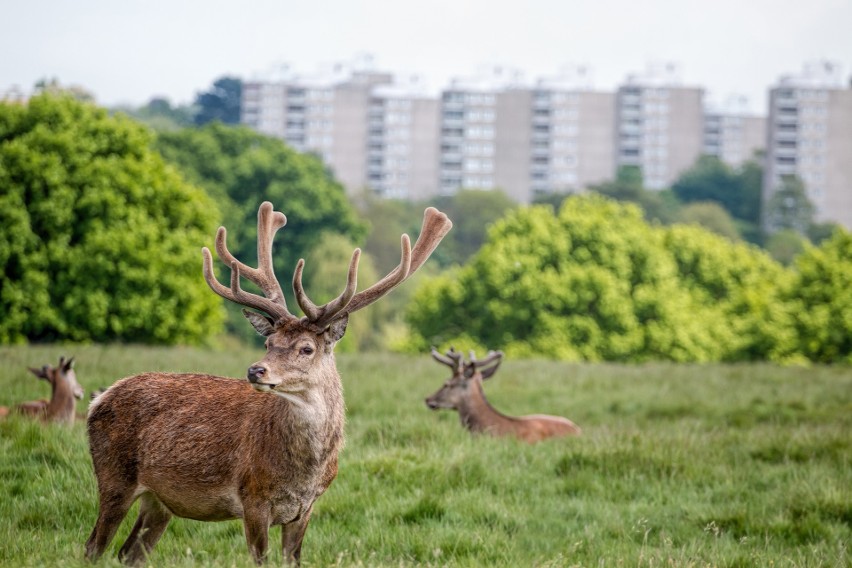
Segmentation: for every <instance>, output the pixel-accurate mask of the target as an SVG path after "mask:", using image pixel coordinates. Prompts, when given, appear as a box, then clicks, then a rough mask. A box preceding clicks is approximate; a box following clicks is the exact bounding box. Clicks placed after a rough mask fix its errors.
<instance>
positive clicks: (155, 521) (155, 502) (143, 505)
mask: <svg viewBox="0 0 852 568" xmlns="http://www.w3.org/2000/svg"><path fill="white" fill-rule="evenodd" d="M171 518H172V513H171V512H170V511H169V510H168V509H167V508H166V506H165V505H163V503H162V502H161V501H160V500H159V499H157V497H156V496H155V495H154V494H153V493H143V494H142V496H141V497H140V498H139V518H137V519H136V524H135V525H133V530H131V531H130V536H128V537H127V540H125V541H124V544H123V545H122V547H121V550H119V551H118V558H119V559H120V560H121V561H122V562H124V563H125V564H130V565H135V564H138V563H140V562H141V561H143V560H145V558H146V557H147V556H148V553H150V552H151V550H153V549H154V546H155V545H156V544H157V541H158V540H160V537H161V536H163V533H164V532H165V530H166V527H167V526H168V524H169V521H170V520H171Z"/></svg>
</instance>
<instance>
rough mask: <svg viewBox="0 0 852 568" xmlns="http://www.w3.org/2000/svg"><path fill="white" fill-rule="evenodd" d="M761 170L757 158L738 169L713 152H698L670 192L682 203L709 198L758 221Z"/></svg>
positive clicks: (741, 217) (742, 217) (735, 214)
mask: <svg viewBox="0 0 852 568" xmlns="http://www.w3.org/2000/svg"><path fill="white" fill-rule="evenodd" d="M761 177H762V171H761V168H760V166H759V165H758V164H757V163H756V162H752V161H749V162H746V163H745V164H744V165H743V166H742V167H740V168H739V169H736V170H735V169H734V168H732V167H731V166H729V165H727V164H725V163H724V162H722V161H721V160H720V159H719V158H717V157H715V156H701V157H700V158H699V159H698V161H697V162H696V163H695V165H694V166H693V167H692V168H690V169H689V170H687V171H686V172H684V173H683V175H681V176H680V178H679V179H678V180H677V181H676V182H675V183H674V184H673V185H672V192H673V193H674V194H675V196H676V197H677V198H678V199H679V200H680V201H682V202H683V203H694V202H700V201H712V202H714V203H718V204H719V205H721V206H722V207H723V208H724V209H725V210H726V211H728V213H730V214H731V216H732V217H734V218H735V219H739V220H741V221H747V222H750V223H757V222H759V221H760V191H761V184H760V180H761Z"/></svg>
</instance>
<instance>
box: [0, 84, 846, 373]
mask: <svg viewBox="0 0 852 568" xmlns="http://www.w3.org/2000/svg"><path fill="white" fill-rule="evenodd" d="M214 87H215V85H214ZM79 99H80V97H79V96H74V94H73V93H72V94H68V93H63V92H59V90H58V89H52V90H49V91H48V90H46V91H45V92H44V93H43V94H41V95H39V96H36V97H34V98H33V99H31V100H30V102H29V103H28V104H27V105H25V106H22V105H14V104H2V105H0V166H2V167H0V264H2V265H3V266H4V268H5V270H4V275H3V277H2V280H0V314H2V318H0V343H15V342H23V341H56V340H72V341H133V342H144V343H162V344H174V343H199V342H205V341H209V340H210V339H211V337H215V336H216V335H217V334H219V333H221V332H222V331H223V330H226V331H227V332H228V333H231V334H236V335H241V336H242V337H244V338H245V339H249V338H250V337H252V335H251V334H250V333H249V331H248V330H246V329H245V328H246V326H245V325H244V321H242V317H241V316H239V314H237V313H236V312H231V311H226V310H227V308H225V307H224V306H223V305H222V303H221V302H220V301H219V300H218V298H216V297H215V295H213V294H211V293H210V292H209V290H208V289H207V288H206V284H205V283H204V281H203V279H202V278H201V277H200V270H201V269H200V266H201V255H200V252H199V251H200V248H201V247H202V246H211V244H212V240H213V237H214V235H215V230H216V227H217V226H218V225H220V224H222V225H225V226H226V227H227V228H228V245H229V248H230V249H231V250H232V251H233V252H234V253H235V254H236V255H237V256H238V257H240V258H244V259H246V261H247V262H249V263H252V262H254V260H253V259H254V257H255V251H254V245H255V235H254V231H255V219H254V217H255V215H256V211H257V207H258V205H259V203H260V202H261V201H263V200H270V201H272V202H273V203H275V204H276V206H278V207H279V208H280V209H281V210H283V211H284V212H285V213H286V214H287V216H288V224H287V227H286V228H285V229H283V230H282V232H281V233H280V235H279V237H278V239H277V245H276V247H275V265H276V269H277V271H278V272H279V274H281V275H282V277H283V278H284V281H287V280H289V277H290V274H292V272H291V271H292V270H293V268H294V267H295V264H296V260H297V259H298V258H299V257H302V256H304V257H306V258H307V259H308V263H307V265H306V273H305V285H306V288H307V289H309V290H310V291H311V294H312V296H313V295H316V296H317V299H318V300H324V298H330V297H333V296H335V295H337V294H338V293H339V290H336V289H334V287H335V286H337V284H339V282H340V281H341V279H342V278H343V276H342V275H341V274H332V273H331V272H334V271H343V270H345V266H346V260H347V259H348V257H349V255H350V254H351V251H352V249H353V248H354V247H355V246H362V247H363V249H364V252H365V254H364V257H363V258H362V263H361V264H362V267H361V279H362V281H371V280H372V279H374V278H373V277H374V275H376V274H382V273H384V272H386V271H387V270H389V269H390V268H392V267H393V266H395V265H396V263H397V262H398V259H399V235H400V233H403V232H407V233H409V234H410V235H411V236H412V237H416V234H414V233H415V232H416V231H417V230H418V228H419V225H420V220H421V219H420V218H421V216H422V212H423V208H424V204H422V203H408V202H402V201H389V200H381V199H376V198H375V197H372V196H371V194H370V193H369V192H367V191H365V192H364V193H363V194H361V195H357V196H355V197H354V198H349V197H347V195H346V192H345V191H344V189H343V187H342V186H341V185H340V184H339V183H338V182H337V181H336V180H335V179H334V177H333V175H332V174H331V172H329V171H328V169H327V168H326V167H325V166H324V165H323V163H322V162H321V161H320V160H319V159H318V158H317V157H316V156H312V155H310V154H299V153H297V152H295V151H294V150H292V149H291V148H289V147H288V146H286V145H285V144H284V143H283V142H281V141H278V140H274V139H271V138H268V137H265V136H263V135H260V134H257V133H255V132H253V131H251V130H249V129H247V128H245V127H240V126H233V125H226V124H224V123H223V122H222V121H220V120H214V121H212V122H208V123H207V124H205V125H203V126H200V127H199V126H187V127H182V128H180V127H175V124H174V123H170V124H169V125H168V127H167V128H159V127H157V124H156V121H154V123H153V126H154V128H152V127H151V126H152V125H151V123H150V122H149V124H148V125H147V126H146V125H144V124H143V123H142V122H140V120H139V119H138V118H132V117H130V116H128V115H127V114H125V113H123V112H112V113H111V112H109V111H107V110H105V109H102V108H98V107H97V106H95V105H94V104H92V103H91V102H86V101H81V100H79ZM151 104H153V102H152V103H151ZM148 106H150V104H149V105H148ZM137 111H138V109H137ZM133 114H135V115H138V112H136V113H133ZM759 175H760V172H759V165H757V164H756V163H749V164H746V165H745V166H743V167H742V168H740V169H738V170H731V169H730V168H727V166H724V165H721V164H720V163H717V162H713V161H712V160H709V159H702V161H699V163H698V164H696V167H695V168H693V170H691V171H690V172H687V174H685V175H684V176H683V177H682V178H681V179H680V180H679V181H678V182H677V183H676V184H675V185H674V187H673V188H672V189H671V190H668V191H665V192H651V191H648V190H646V189H644V187H642V183H641V176H639V175H638V172H637V171H631V170H629V169H625V170H622V171H620V172H619V176H618V177H617V179H616V180H614V181H613V182H610V183H607V184H600V185H599V186H597V187H594V188H591V189H593V190H595V191H593V192H590V194H591V195H586V196H556V197H554V196H548V199H547V200H545V199H543V200H542V201H545V203H542V204H540V205H538V206H534V207H519V206H518V205H517V204H515V203H513V202H512V201H511V200H510V199H508V198H507V197H506V196H505V195H503V194H502V193H500V192H493V191H489V192H486V191H475V190H467V191H460V192H459V193H458V194H456V195H454V196H452V197H439V198H436V199H433V200H432V201H431V202H430V203H429V204H430V205H435V206H437V207H438V208H439V209H441V210H443V211H445V212H447V213H448V215H449V216H450V218H451V219H453V221H454V225H455V227H454V229H453V231H451V232H450V234H449V235H448V237H447V239H445V241H444V243H442V245H441V247H439V248H438V250H437V251H436V253H435V255H434V257H433V261H430V263H429V264H428V265H427V266H426V267H424V268H426V269H427V270H424V271H421V272H424V274H418V275H417V277H416V278H415V279H414V280H413V282H411V283H409V284H407V285H406V286H404V287H401V289H400V290H398V291H396V292H395V293H394V294H393V295H391V296H390V297H389V298H388V301H387V302H385V303H383V304H381V305H379V306H376V307H373V308H370V309H368V310H365V313H364V314H359V316H361V317H359V318H353V322H352V325H353V326H355V327H356V328H360V329H355V330H353V331H354V333H350V334H347V339H346V340H344V342H343V343H341V345H340V349H341V350H344V351H345V350H350V349H356V348H357V349H371V348H372V349H381V348H388V347H392V348H397V349H418V350H419V349H422V348H424V346H426V347H428V345H429V344H431V343H434V344H436V345H447V344H448V342H455V344H456V346H457V347H459V346H461V345H463V344H464V345H468V344H469V345H471V346H476V347H482V348H489V349H497V348H502V349H505V350H507V351H509V352H511V353H516V354H518V355H525V356H547V357H557V358H566V359H587V360H603V359H606V360H623V361H638V360H648V359H672V360H683V361H693V360H694V361H703V360H755V359H771V360H784V361H789V360H797V359H808V360H814V361H837V360H843V359H844V358H845V357H847V356H848V349H846V347H844V345H843V344H842V342H841V341H839V340H838V338H839V337H840V335H842V333H843V331H845V328H844V327H842V326H843V321H844V320H843V317H842V314H843V313H844V311H843V307H844V304H843V297H844V290H845V288H844V285H843V284H844V280H843V277H844V275H845V274H846V272H844V270H845V267H846V266H847V265H848V263H849V259H850V255H849V254H848V253H849V252H850V251H849V250H847V249H846V248H844V247H845V246H847V245H844V244H843V243H844V242H845V241H843V239H845V238H847V234H846V233H844V232H843V231H834V232H833V233H832V230H833V229H834V228H833V227H819V226H817V225H815V224H814V223H813V222H812V211H811V212H810V216H811V217H809V216H808V209H807V207H806V205H807V203H806V200H805V202H801V203H800V202H797V201H795V200H793V201H792V203H793V204H794V205H796V204H799V205H802V207H798V205H797V206H796V207H793V208H792V209H791V207H790V203H791V200H790V199H786V200H784V202H783V205H785V206H786V207H787V209H782V210H779V214H778V215H777V226H776V234H777V233H778V232H779V230H778V229H787V230H789V231H792V232H793V233H794V234H795V235H796V239H797V240H796V241H795V246H794V247H793V249H792V250H794V253H792V254H788V256H789V257H788V258H782V259H781V260H782V261H783V262H784V263H787V264H789V266H787V265H785V264H783V263H782V262H779V261H778V260H776V259H774V258H772V256H771V255H770V254H767V252H766V250H763V249H759V248H758V247H757V246H756V245H755V244H754V243H759V244H761V245H764V246H767V245H768V243H769V240H768V239H769V238H771V237H769V236H768V235H767V234H765V233H763V232H762V229H761V227H762V224H761V217H760V215H761V214H765V212H761V211H760V205H759V204H760V201H759V193H757V194H756V195H755V193H754V191H753V188H754V187H755V183H754V179H755V177H757V179H758V180H759ZM757 187H758V191H759V181H758V184H757ZM750 188H751V189H750ZM792 189H793V190H794V191H796V190H797V188H796V187H793V188H792ZM799 189H800V188H799ZM802 195H803V192H802ZM719 211H721V212H722V213H723V214H724V215H720V214H719ZM719 219H723V220H724V219H727V221H725V222H722V221H720V220H719ZM684 221H687V222H691V223H692V225H691V226H684V225H682V224H676V223H678V222H681V223H682V222H684ZM696 223H697V224H698V225H703V226H705V227H708V228H709V229H711V230H712V231H713V232H711V231H708V230H705V229H701V228H697V227H696V225H695V224H696ZM492 224H493V226H492ZM489 226H492V228H491V230H490V231H487V228H488V227H489ZM829 234H833V235H834V236H833V237H831V238H827V235H829ZM799 235H801V236H799ZM811 242H812V243H822V244H819V245H818V246H816V245H813V244H808V243H811ZM767 248H769V247H768V246H767ZM776 256H777V255H776ZM311 259H316V260H313V261H312V260H311ZM332 259H336V260H332ZM340 259H343V260H342V261H340ZM827 272H831V274H830V275H828V274H827ZM806 275H807V276H808V278H806ZM828 276H830V277H831V278H830V279H829V281H828V282H826V281H825V278H827V277H828ZM424 281H428V282H424ZM829 282H830V283H831V285H832V286H833V287H831V288H828V285H829ZM421 284H422V285H421ZM846 288H848V286H847V287H846ZM797 294H798V295H797ZM412 296H414V297H413V299H412ZM820 302H821V303H820ZM817 305H819V306H830V309H828V311H827V312H824V311H820V310H815V309H810V308H813V307H814V306H817ZM796 306H798V307H796ZM802 306H805V308H804V309H799V308H801V307H802ZM805 314H808V317H805ZM809 318H810V319H809ZM849 319H850V321H852V317H850V318H849ZM821 326H829V329H827V330H823V327H821ZM837 326H840V327H837ZM817 330H823V331H820V333H817ZM806 333H816V337H820V338H822V339H820V340H819V341H818V342H815V341H814V340H810V342H809V343H808V342H804V340H803V339H801V338H802V337H804V335H805V334H806ZM847 335H848V334H847ZM831 341H834V343H835V344H834V345H833V346H832V347H830V346H829V344H830V343H831ZM805 343H807V345H808V346H807V347H803V345H804V344H805ZM817 343H818V344H819V345H817Z"/></svg>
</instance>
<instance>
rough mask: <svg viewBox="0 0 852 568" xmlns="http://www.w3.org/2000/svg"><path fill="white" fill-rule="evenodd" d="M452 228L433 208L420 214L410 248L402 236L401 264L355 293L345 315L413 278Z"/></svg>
mask: <svg viewBox="0 0 852 568" xmlns="http://www.w3.org/2000/svg"><path fill="white" fill-rule="evenodd" d="M452 228H453V222H452V221H450V219H449V218H448V217H447V216H446V215H445V214H444V213H441V212H440V211H438V210H437V209H435V208H434V207H427V208H426V211H424V212H423V226H422V227H421V229H420V236H418V237H417V242H416V243H414V248H413V249H412V248H411V241H410V239H409V238H408V235H402V260H400V263H399V265H398V266H397V267H396V268H395V269H393V270H392V271H391V272H390V273H389V274H388V275H387V276H385V277H384V278H383V279H382V280H380V281H379V282H377V283H376V284H374V285H373V286H371V287H369V288H367V289H366V290H363V291H361V292H358V293H357V294H356V295H355V297H354V298H352V301H351V302H349V305H348V306H347V307H346V309H345V310H344V311H345V313H347V314H351V313H352V312H355V311H357V310H360V309H361V308H364V307H366V306H369V305H370V304H372V303H373V302H375V301H376V300H378V299H379V298H381V297H382V296H384V295H385V294H387V293H388V292H390V291H391V290H392V289H393V288H394V287H395V286H397V285H398V284H400V283H401V282H403V281H404V280H406V279H407V278H408V277H409V276H411V275H412V274H414V273H415V272H416V271H417V269H419V268H420V267H421V266H422V265H423V263H424V262H426V259H428V258H429V255H431V254H432V251H434V250H435V247H437V246H438V243H440V242H441V239H443V238H444V236H445V235H446V234H447V233H448V232H449V231H450V229H452Z"/></svg>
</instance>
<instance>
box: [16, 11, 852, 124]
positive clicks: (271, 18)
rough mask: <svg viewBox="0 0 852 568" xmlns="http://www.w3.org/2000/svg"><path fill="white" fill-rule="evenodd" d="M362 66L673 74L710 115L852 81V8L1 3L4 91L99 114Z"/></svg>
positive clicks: (608, 85)
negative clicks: (83, 101) (825, 70)
mask: <svg viewBox="0 0 852 568" xmlns="http://www.w3.org/2000/svg"><path fill="white" fill-rule="evenodd" d="M359 54H371V55H372V56H373V60H374V67H375V69H376V70H380V71H391V72H397V73H401V74H402V73H404V74H406V75H410V74H417V75H420V76H421V77H422V78H423V79H424V80H425V81H426V83H427V84H428V85H430V86H431V87H432V89H433V90H434V91H437V90H439V89H440V88H442V87H444V86H445V85H447V84H448V82H449V80H450V79H451V78H452V77H457V76H465V75H470V74H472V73H473V72H474V71H476V69H477V68H479V67H481V66H482V65H484V64H500V65H505V66H508V67H513V68H517V69H520V70H521V71H523V72H524V74H525V75H526V77H528V78H530V79H534V78H537V77H540V76H545V75H548V76H549V75H554V74H556V72H557V71H558V70H559V68H560V67H562V66H564V65H566V64H583V65H587V66H588V67H590V68H591V70H592V73H593V77H594V81H593V85H594V87H596V88H599V89H603V90H613V89H614V88H615V87H616V86H617V85H618V84H619V83H620V82H622V81H623V80H624V79H625V77H626V76H627V75H628V74H632V73H641V72H642V71H643V70H644V69H645V68H646V66H647V64H648V63H649V62H667V61H671V62H674V63H676V64H678V65H679V66H680V68H681V70H682V77H683V80H684V83H685V84H688V85H694V86H701V87H704V88H705V89H706V90H707V94H708V97H709V98H710V99H711V100H722V99H724V98H726V97H727V96H728V95H731V94H742V95H746V96H747V97H748V98H749V101H750V107H751V109H752V110H753V111H756V112H760V113H763V112H764V107H765V105H766V99H767V95H766V92H767V88H768V87H769V86H770V85H771V84H773V83H774V82H775V81H777V79H778V77H779V76H780V75H783V74H789V73H797V72H799V71H800V70H801V68H802V65H803V64H804V63H805V62H806V61H809V60H814V59H828V60H831V61H834V62H836V63H839V64H840V65H841V68H842V69H843V74H844V77H845V78H846V80H847V82H848V78H849V76H850V73H852V0H808V1H805V2H793V1H792V0H713V1H709V0H705V1H702V2H697V1H692V0H643V1H637V0H586V1H583V2H579V1H576V0H547V1H545V0H523V1H519V2H511V3H510V2H506V1H505V0H454V1H448V0H432V1H429V2H424V1H417V0H408V1H406V0H361V1H358V0H316V1H312V2H311V1H304V0H302V1H299V2H295V1H290V2H287V1H283V0H277V1H276V0H244V1H242V2H235V1H232V0H204V1H202V0H169V1H168V2H166V1H162V0H148V1H141V0H74V1H71V0H0V91H4V90H6V89H8V88H9V87H11V86H13V85H17V86H19V87H21V88H23V89H24V90H25V91H27V92H29V91H30V90H31V88H32V86H33V84H34V83H35V82H36V81H38V80H39V79H41V78H45V77H56V78H57V79H59V81H60V82H61V83H62V84H63V85H72V84H74V85H80V86H83V87H85V88H86V89H88V90H90V91H92V92H93V93H94V94H95V96H96V98H97V100H98V101H99V102H100V103H101V104H105V105H114V104H117V103H130V104H143V103H145V102H147V101H148V100H149V99H150V98H151V97H152V96H166V97H168V98H169V99H171V101H172V102H173V103H183V102H191V101H192V99H193V98H194V96H195V94H196V93H197V92H198V91H202V90H205V89H206V88H208V87H209V86H210V85H211V83H212V82H213V81H214V80H215V79H216V78H218V77H221V76H222V75H225V74H230V75H237V76H239V77H241V78H243V79H249V78H252V77H254V76H257V75H258V74H263V73H265V72H267V71H269V70H270V69H272V68H274V67H275V66H277V65H280V64H284V63H286V64H289V65H290V66H291V68H293V69H294V70H296V71H298V72H307V73H310V72H313V71H315V70H316V69H317V68H318V67H319V66H320V65H322V64H328V63H333V62H337V61H351V60H352V59H353V58H354V57H356V56H358V55H359Z"/></svg>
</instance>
